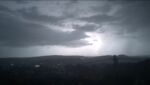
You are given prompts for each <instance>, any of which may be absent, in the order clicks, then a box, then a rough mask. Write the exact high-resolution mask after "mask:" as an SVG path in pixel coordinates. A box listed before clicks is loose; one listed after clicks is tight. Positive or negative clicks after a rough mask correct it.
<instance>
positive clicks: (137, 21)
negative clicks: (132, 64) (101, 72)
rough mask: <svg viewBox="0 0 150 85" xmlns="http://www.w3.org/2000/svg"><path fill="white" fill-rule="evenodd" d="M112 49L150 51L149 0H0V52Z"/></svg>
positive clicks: (86, 52) (101, 51) (90, 53)
mask: <svg viewBox="0 0 150 85" xmlns="http://www.w3.org/2000/svg"><path fill="white" fill-rule="evenodd" d="M114 54H115V55H119V54H125V55H150V1H147V0H144V1H143V0H132V1H129V0H113V1H110V0H100V1H99V0H61V1H60V0H12V1H11V0H6V1H4V0H2V1H0V57H15V56H17V57H26V56H27V57H29V56H42V55H81V56H99V55H100V56H101V55H114Z"/></svg>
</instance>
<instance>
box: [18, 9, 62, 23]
mask: <svg viewBox="0 0 150 85" xmlns="http://www.w3.org/2000/svg"><path fill="white" fill-rule="evenodd" d="M18 13H20V14H21V16H22V17H23V18H25V19H27V20H30V21H36V22H41V23H49V24H57V23H58V22H59V21H61V20H63V19H64V17H56V16H48V15H44V14H41V13H40V12H39V11H38V8H37V7H30V8H24V9H20V10H18Z"/></svg>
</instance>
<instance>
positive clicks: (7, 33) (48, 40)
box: [0, 10, 85, 46]
mask: <svg viewBox="0 0 150 85" xmlns="http://www.w3.org/2000/svg"><path fill="white" fill-rule="evenodd" d="M11 13H12V12H11ZM11 13H10V14H9V13H7V12H6V10H0V43H1V45H4V46H5V45H6V46H35V45H65V43H68V42H70V41H72V40H78V39H81V38H84V37H85V35H84V34H82V33H81V32H78V31H75V32H72V33H64V32H57V31H53V30H51V29H50V28H48V27H45V26H44V25H40V24H36V23H32V22H27V21H24V20H22V19H20V18H19V17H18V16H12V14H11Z"/></svg>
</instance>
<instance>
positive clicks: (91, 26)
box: [73, 24, 98, 32]
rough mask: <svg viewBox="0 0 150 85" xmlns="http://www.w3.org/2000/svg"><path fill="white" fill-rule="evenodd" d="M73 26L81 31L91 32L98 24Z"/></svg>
mask: <svg viewBox="0 0 150 85" xmlns="http://www.w3.org/2000/svg"><path fill="white" fill-rule="evenodd" d="M73 28H74V29H76V30H78V31H81V32H92V31H95V30H96V29H98V26H96V25H95V24H86V25H84V26H80V25H73Z"/></svg>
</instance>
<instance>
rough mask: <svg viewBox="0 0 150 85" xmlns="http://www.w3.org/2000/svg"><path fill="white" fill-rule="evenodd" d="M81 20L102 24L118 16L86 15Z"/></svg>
mask: <svg viewBox="0 0 150 85" xmlns="http://www.w3.org/2000/svg"><path fill="white" fill-rule="evenodd" d="M80 19H81V20H85V21H88V22H94V23H97V24H102V23H106V22H111V21H114V20H116V17H114V16H109V15H106V14H105V15H101V14H100V15H95V16H91V17H85V18H80Z"/></svg>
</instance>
